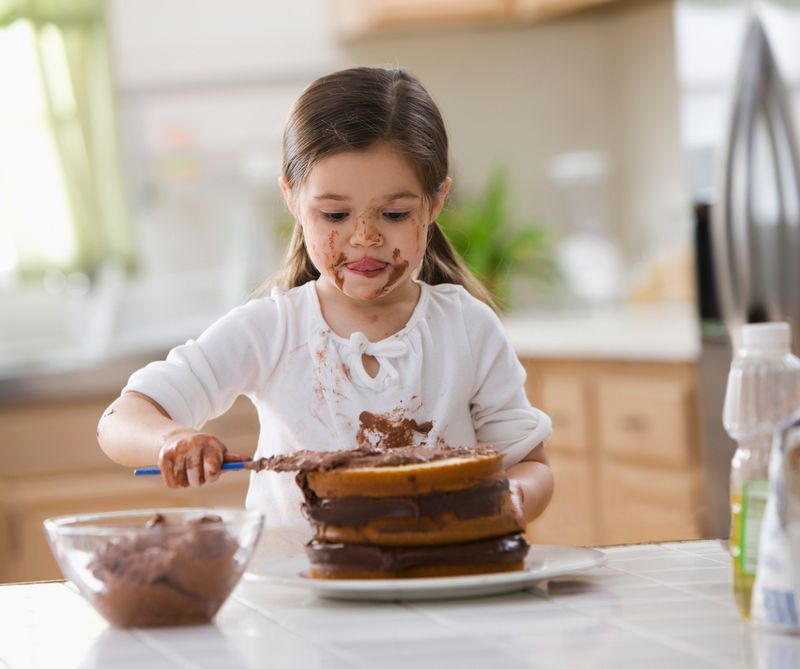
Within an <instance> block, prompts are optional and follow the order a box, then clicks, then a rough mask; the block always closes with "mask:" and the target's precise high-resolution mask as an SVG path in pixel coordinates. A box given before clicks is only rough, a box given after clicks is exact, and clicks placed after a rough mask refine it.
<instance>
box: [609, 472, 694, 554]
mask: <svg viewBox="0 0 800 669" xmlns="http://www.w3.org/2000/svg"><path fill="white" fill-rule="evenodd" d="M599 474H600V484H599V485H600V490H599V493H600V494H599V497H600V504H599V509H600V533H601V536H602V540H603V543H608V544H619V543H637V542H641V541H672V540H676V541H677V540H682V539H699V538H701V534H702V518H703V514H704V509H703V508H702V504H701V503H700V496H699V490H700V488H699V486H700V484H701V479H700V476H699V471H698V472H694V471H690V470H674V469H668V468H660V469H659V468H657V467H652V466H648V465H638V464H629V463H625V462H620V461H612V460H608V461H603V462H601V464H600V467H599Z"/></svg>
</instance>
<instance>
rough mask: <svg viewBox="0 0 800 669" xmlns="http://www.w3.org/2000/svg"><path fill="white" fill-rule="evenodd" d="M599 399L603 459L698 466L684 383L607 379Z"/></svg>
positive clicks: (599, 387)
mask: <svg viewBox="0 0 800 669" xmlns="http://www.w3.org/2000/svg"><path fill="white" fill-rule="evenodd" d="M597 399H598V405H597V416H598V437H599V447H600V452H601V457H603V458H608V457H611V458H615V459H618V460H622V461H627V462H638V463H642V464H650V465H653V466H655V467H661V466H667V467H682V468H685V467H689V466H691V465H693V464H694V463H695V455H696V454H695V450H694V448H693V446H692V445H693V441H694V440H693V439H692V438H691V435H690V415H691V406H690V399H691V395H690V392H689V388H688V387H687V385H686V384H685V383H683V382H682V381H680V380H677V379H657V378H647V379H645V378H641V379H634V378H616V377H613V376H610V375H603V376H601V377H600V378H599V380H598V385H597Z"/></svg>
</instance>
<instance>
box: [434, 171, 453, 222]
mask: <svg viewBox="0 0 800 669" xmlns="http://www.w3.org/2000/svg"><path fill="white" fill-rule="evenodd" d="M452 185H453V180H452V179H451V178H450V177H445V179H444V181H442V185H441V187H440V188H439V192H438V193H436V200H434V203H433V209H431V223H433V221H435V220H436V219H437V218H438V217H439V214H441V213H442V209H443V208H444V202H445V200H446V199H447V193H448V192H449V191H450V186H452Z"/></svg>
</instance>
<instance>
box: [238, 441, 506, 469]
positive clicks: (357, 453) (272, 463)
mask: <svg viewBox="0 0 800 669" xmlns="http://www.w3.org/2000/svg"><path fill="white" fill-rule="evenodd" d="M495 453H496V451H495V450H494V449H493V448H492V447H491V446H475V447H473V448H467V447H466V446H445V445H441V444H440V445H436V446H398V447H396V448H391V449H386V448H384V447H381V446H369V445H366V446H359V447H358V448H351V449H348V450H344V451H308V450H304V451H297V452H295V453H286V454H283V455H271V456H269V457H267V458H258V459H257V460H253V461H252V462H250V463H248V464H247V469H251V470H253V471H256V472H260V471H262V470H264V469H268V470H271V471H275V472H300V473H307V472H324V471H329V470H331V469H356V468H361V467H397V466H400V465H414V464H422V463H425V462H434V461H436V460H446V459H447V458H469V457H474V456H475V455H495Z"/></svg>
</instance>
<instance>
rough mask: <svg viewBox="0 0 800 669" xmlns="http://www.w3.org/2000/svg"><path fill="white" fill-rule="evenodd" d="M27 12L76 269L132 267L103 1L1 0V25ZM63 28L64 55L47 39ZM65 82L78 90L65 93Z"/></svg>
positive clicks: (33, 269)
mask: <svg viewBox="0 0 800 669" xmlns="http://www.w3.org/2000/svg"><path fill="white" fill-rule="evenodd" d="M20 20H26V21H29V22H30V24H31V25H32V26H33V30H34V36H35V41H36V53H37V59H38V65H39V69H40V74H41V81H42V85H43V87H44V91H43V93H44V97H45V100H46V101H47V110H48V121H49V123H50V124H51V129H52V131H53V136H54V138H55V145H56V149H57V153H58V157H59V161H60V166H61V170H62V173H63V179H64V185H65V190H66V193H67V198H68V202H69V207H70V210H71V214H72V220H73V222H74V226H75V239H76V248H77V257H76V258H75V260H74V269H81V270H84V271H88V272H90V273H91V272H93V271H94V270H96V269H97V268H98V267H100V266H101V265H103V264H104V263H108V262H112V263H116V264H122V265H124V266H126V267H130V266H131V264H132V261H133V249H132V241H131V231H130V226H129V220H128V214H127V212H128V209H127V206H126V198H125V192H124V189H123V179H122V173H121V163H120V152H119V146H118V132H117V122H116V115H115V105H114V95H113V87H112V77H111V68H110V58H109V45H108V38H107V31H106V22H105V5H104V2H103V0H0V30H2V29H3V28H5V27H7V26H10V25H11V24H12V23H14V22H16V21H20ZM56 34H57V36H58V37H60V41H61V43H63V46H64V49H63V54H64V55H63V56H59V57H58V58H55V59H54V58H53V53H54V51H53V50H52V49H46V48H45V43H46V42H47V41H48V40H49V41H50V42H51V43H52V41H53V38H54V36H55V35H56ZM58 53H60V52H58ZM64 60H66V62H64ZM54 61H59V62H54ZM65 72H66V73H67V76H66V77H65V76H64V73H65ZM65 79H66V80H67V81H65ZM65 86H66V87H68V89H69V92H71V95H68V96H65V95H64V89H65ZM67 98H68V99H69V105H68V106H67V105H65V104H64V100H65V99H67ZM73 100H74V103H73ZM67 107H68V108H67ZM20 269H21V270H22V272H23V273H25V272H37V271H40V270H41V269H44V268H42V267H36V266H35V263H30V265H29V266H28V267H25V266H24V265H23V266H22V267H21V268H20Z"/></svg>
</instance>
